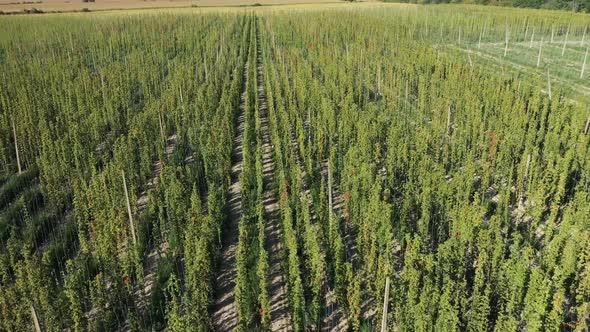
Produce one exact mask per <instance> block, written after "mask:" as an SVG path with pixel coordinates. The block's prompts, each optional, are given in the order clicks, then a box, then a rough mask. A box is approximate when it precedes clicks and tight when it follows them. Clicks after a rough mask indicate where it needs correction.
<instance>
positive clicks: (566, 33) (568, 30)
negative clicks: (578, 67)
mask: <svg viewBox="0 0 590 332" xmlns="http://www.w3.org/2000/svg"><path fill="white" fill-rule="evenodd" d="M569 34H570V26H569V25H568V26H567V31H566V32H565V39H564V40H563V46H562V47H561V56H563V55H564V54H565V45H566V44H567V37H568V36H569Z"/></svg>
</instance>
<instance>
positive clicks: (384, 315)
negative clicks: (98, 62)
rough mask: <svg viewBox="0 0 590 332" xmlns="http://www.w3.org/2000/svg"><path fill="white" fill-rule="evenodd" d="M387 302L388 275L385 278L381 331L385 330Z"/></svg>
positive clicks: (385, 331)
mask: <svg viewBox="0 0 590 332" xmlns="http://www.w3.org/2000/svg"><path fill="white" fill-rule="evenodd" d="M388 304H389V277H387V279H385V296H384V299H383V318H382V319H381V332H387V307H388Z"/></svg>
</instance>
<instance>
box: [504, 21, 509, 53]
mask: <svg viewBox="0 0 590 332" xmlns="http://www.w3.org/2000/svg"><path fill="white" fill-rule="evenodd" d="M505 39H506V42H505V44H504V57H506V54H508V27H506V37H505Z"/></svg>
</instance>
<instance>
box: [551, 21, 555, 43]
mask: <svg viewBox="0 0 590 332" xmlns="http://www.w3.org/2000/svg"><path fill="white" fill-rule="evenodd" d="M554 35H555V26H553V25H552V26H551V43H553V36H554Z"/></svg>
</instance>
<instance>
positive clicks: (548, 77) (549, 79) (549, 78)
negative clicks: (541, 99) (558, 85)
mask: <svg viewBox="0 0 590 332" xmlns="http://www.w3.org/2000/svg"><path fill="white" fill-rule="evenodd" d="M547 93H549V100H551V99H552V96H551V76H549V68H547Z"/></svg>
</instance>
